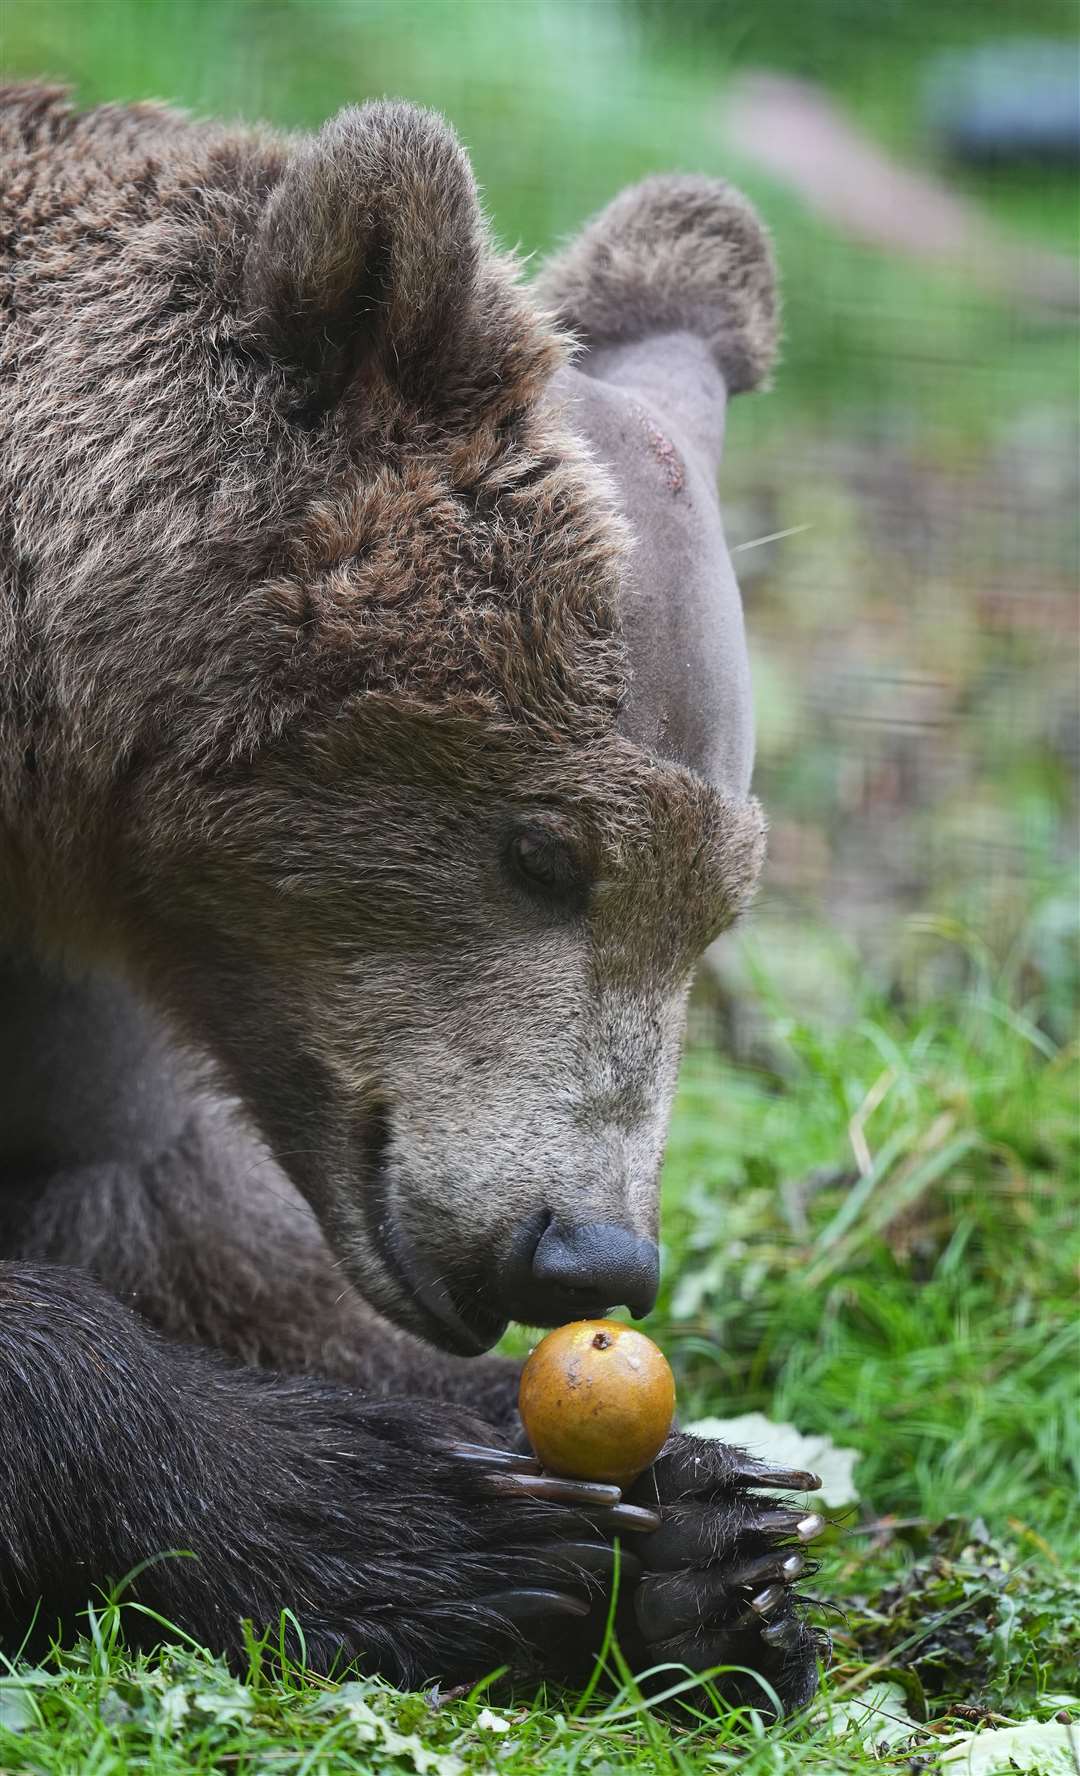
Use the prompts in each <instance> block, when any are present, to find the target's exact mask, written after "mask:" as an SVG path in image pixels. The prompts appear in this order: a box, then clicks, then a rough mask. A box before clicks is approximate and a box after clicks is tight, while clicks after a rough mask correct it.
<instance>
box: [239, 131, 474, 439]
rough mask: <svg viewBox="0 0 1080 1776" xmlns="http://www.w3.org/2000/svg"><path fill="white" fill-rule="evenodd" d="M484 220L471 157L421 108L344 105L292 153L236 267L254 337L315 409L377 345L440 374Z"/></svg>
mask: <svg viewBox="0 0 1080 1776" xmlns="http://www.w3.org/2000/svg"><path fill="white" fill-rule="evenodd" d="M484 244H485V230H484V224H483V220H482V217H481V214H480V207H479V203H478V200H477V194H476V185H475V182H474V180H473V175H472V170H471V168H470V166H469V162H468V159H467V157H466V155H465V152H464V150H463V149H462V147H461V145H460V143H459V142H458V141H457V139H456V137H455V136H454V134H453V132H452V131H451V130H450V129H449V128H448V126H447V125H446V124H445V123H444V122H443V121H442V119H441V118H439V117H436V116H435V115H434V114H433V113H431V112H429V111H421V110H418V109H416V108H415V107H414V106H411V105H404V104H393V103H377V104H371V105H364V106H362V107H356V106H353V107H350V108H348V109H346V110H344V111H341V112H339V114H338V115H337V116H336V117H334V118H332V119H331V120H330V122H329V123H327V124H325V125H324V127H323V128H322V129H321V130H320V131H319V133H318V135H317V136H315V137H314V138H312V139H311V140H310V141H307V142H303V143H300V144H298V145H297V146H296V147H295V148H294V149H293V151H292V152H291V154H290V155H289V157H288V159H287V161H286V164H285V170H284V173H283V175H282V177H281V179H280V181H279V183H278V184H277V185H276V186H275V187H274V189H273V191H272V192H271V194H270V197H269V199H268V200H267V203H266V207H265V209H264V210H263V213H262V215H261V217H260V218H259V221H258V223H257V226H256V230H255V235H254V238H253V240H252V242H251V245H250V247H249V249H248V253H247V258H246V261H245V266H244V300H245V306H246V309H247V314H248V318H249V321H250V322H251V324H252V325H253V327H254V330H255V333H256V336H257V337H258V338H259V340H260V343H261V344H262V345H263V346H264V347H265V348H266V349H267V350H268V351H269V352H270V353H271V355H272V356H273V357H274V358H275V359H276V360H277V361H278V362H279V363H280V364H282V365H283V366H284V368H285V369H286V371H287V372H289V373H291V374H292V376H293V378H294V380H295V381H296V383H297V389H298V400H297V408H298V409H299V410H302V411H303V413H304V415H305V416H306V417H307V418H308V419H309V420H314V419H316V418H317V417H318V416H319V414H320V413H323V412H325V411H326V410H327V409H328V408H330V407H332V406H333V405H334V403H335V402H336V401H337V400H338V398H339V396H340V395H341V394H342V392H343V390H344V389H345V387H346V386H347V384H348V383H349V381H350V379H351V378H352V376H353V375H354V373H355V372H356V370H357V369H358V367H359V365H360V364H361V363H362V362H363V361H364V360H365V359H366V358H368V357H369V356H371V355H372V354H377V355H378V356H379V357H380V358H381V360H382V362H383V363H384V365H385V367H386V370H387V374H388V375H390V376H391V377H392V379H393V380H394V382H395V383H396V384H397V385H399V386H404V387H408V385H410V384H412V385H414V386H420V385H422V384H423V383H424V382H425V380H426V381H427V382H428V384H429V385H430V384H431V383H432V382H434V383H437V382H438V379H439V376H440V372H441V370H442V368H443V365H444V364H445V362H446V359H447V356H448V354H452V353H453V349H454V343H455V338H456V335H457V333H458V331H459V330H460V329H461V328H462V327H463V326H466V325H467V322H466V317H467V316H468V314H469V312H470V310H471V309H472V307H473V291H474V285H475V283H476V279H477V271H478V266H479V263H480V256H481V252H482V250H483V247H484Z"/></svg>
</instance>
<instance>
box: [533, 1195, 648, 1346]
mask: <svg viewBox="0 0 1080 1776" xmlns="http://www.w3.org/2000/svg"><path fill="white" fill-rule="evenodd" d="M537 1233H538V1229H537V1226H536V1223H535V1222H532V1223H526V1224H525V1226H523V1227H520V1228H519V1229H518V1231H517V1234H516V1235H515V1237H514V1240H513V1242H512V1244H511V1250H510V1257H509V1261H508V1263H507V1264H506V1266H505V1267H504V1272H503V1290H504V1304H505V1308H506V1311H507V1313H508V1314H510V1315H511V1316H512V1318H514V1319H515V1320H524V1321H526V1322H527V1324H529V1325H532V1326H559V1325H563V1324H564V1323H565V1322H566V1321H567V1320H577V1319H588V1318H591V1317H592V1315H594V1314H598V1313H603V1312H604V1311H605V1310H606V1309H607V1308H609V1307H628V1308H629V1309H630V1312H631V1313H632V1314H633V1316H634V1318H635V1319H641V1318H642V1317H643V1316H644V1315H645V1314H647V1313H648V1312H649V1310H650V1308H651V1307H652V1306H653V1303H654V1302H655V1300H656V1292H657V1289H658V1288H659V1286H660V1254H659V1252H658V1251H657V1247H656V1241H655V1240H651V1239H643V1238H642V1237H641V1235H640V1234H637V1233H634V1232H633V1230H632V1229H631V1228H629V1227H621V1226H619V1224H618V1222H614V1221H549V1220H546V1218H545V1225H544V1226H543V1228H542V1230H539V1238H538V1237H537Z"/></svg>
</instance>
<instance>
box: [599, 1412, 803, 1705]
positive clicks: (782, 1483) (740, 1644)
mask: <svg viewBox="0 0 1080 1776" xmlns="http://www.w3.org/2000/svg"><path fill="white" fill-rule="evenodd" d="M820 1484H821V1482H820V1481H819V1480H818V1478H817V1476H816V1475H814V1474H808V1473H802V1472H796V1471H794V1470H791V1469H784V1468H774V1467H771V1466H770V1465H769V1464H767V1463H765V1462H760V1461H757V1460H756V1459H755V1458H754V1457H753V1456H750V1455H748V1454H746V1453H745V1452H744V1451H743V1450H740V1449H733V1448H731V1447H730V1446H729V1445H727V1444H725V1443H713V1442H708V1441H706V1440H705V1439H703V1438H699V1437H692V1436H687V1435H686V1434H685V1433H683V1432H676V1433H674V1434H673V1435H672V1437H671V1438H670V1439H669V1441H668V1443H667V1444H666V1445H665V1447H664V1449H663V1450H662V1451H661V1453H660V1455H659V1456H658V1457H657V1459H656V1461H655V1462H654V1464H653V1466H652V1467H651V1468H650V1469H648V1471H647V1472H646V1473H645V1474H643V1475H642V1477H641V1479H640V1480H639V1481H637V1483H636V1484H635V1486H634V1488H633V1491H632V1494H631V1497H632V1498H633V1499H634V1500H635V1501H636V1502H638V1503H639V1504H641V1505H649V1506H652V1507H653V1508H655V1509H658V1510H659V1512H660V1515H661V1524H660V1528H659V1529H658V1530H657V1531H656V1532H655V1534H653V1535H645V1536H642V1537H640V1538H639V1539H638V1540H636V1541H635V1544H634V1547H635V1551H636V1553H637V1554H638V1556H639V1558H640V1560H641V1562H642V1566H643V1568H644V1570H643V1572H642V1574H641V1577H640V1579H639V1580H638V1583H637V1584H636V1586H635V1587H634V1591H633V1598H632V1611H630V1612H629V1623H628V1627H629V1632H630V1634H631V1635H632V1636H633V1638H634V1639H635V1640H636V1641H637V1643H638V1644H637V1645H636V1647H635V1648H634V1651H635V1655H636V1657H637V1659H638V1660H639V1661H641V1660H643V1659H644V1660H646V1661H647V1663H648V1664H649V1665H657V1664H660V1663H662V1662H670V1663H674V1664H679V1665H686V1666H689V1668H690V1669H691V1670H692V1671H700V1672H705V1671H709V1670H711V1669H712V1668H714V1667H716V1666H725V1665H726V1666H742V1667H745V1668H747V1671H749V1672H757V1673H759V1674H760V1676H761V1677H762V1678H764V1679H765V1680H766V1682H767V1683H768V1684H769V1686H770V1687H771V1689H772V1690H773V1691H775V1693H776V1695H777V1697H778V1698H779V1701H780V1704H781V1707H782V1709H783V1710H784V1712H785V1713H790V1712H791V1711H792V1710H793V1709H796V1708H800V1707H802V1706H803V1704H804V1703H806V1702H808V1701H809V1700H810V1699H811V1697H812V1696H813V1694H814V1692H815V1690H816V1688H817V1670H818V1660H819V1658H820V1657H821V1656H822V1655H823V1654H824V1653H825V1652H826V1651H827V1641H826V1639H825V1637H824V1636H823V1635H819V1634H818V1633H816V1632H815V1631H814V1630H813V1629H811V1628H809V1627H808V1626H807V1624H806V1622H805V1621H804V1619H803V1615H802V1612H801V1608H800V1601H799V1599H798V1597H797V1595H796V1593H795V1591H794V1588H793V1587H794V1586H795V1584H796V1583H797V1581H798V1580H799V1579H800V1578H803V1577H805V1576H806V1575H807V1574H808V1573H809V1572H811V1571H812V1570H813V1567H812V1564H811V1563H809V1562H808V1561H807V1558H806V1555H805V1554H804V1553H803V1552H802V1550H803V1548H804V1547H805V1546H806V1544H807V1543H809V1542H812V1541H813V1540H814V1539H815V1538H816V1537H817V1536H819V1535H820V1534H821V1532H822V1530H823V1529H824V1528H825V1520H824V1518H823V1517H821V1516H820V1515H819V1514H818V1512H816V1511H805V1510H792V1509H790V1508H789V1507H787V1506H786V1505H784V1504H783V1503H781V1502H779V1501H777V1500H775V1499H770V1498H768V1497H762V1496H761V1495H760V1493H758V1492H756V1491H755V1490H754V1489H755V1488H769V1489H776V1490H780V1491H782V1490H784V1489H788V1490H795V1491H798V1492H810V1491H814V1490H815V1489H816V1488H817V1487H818V1486H820ZM624 1633H625V1631H624ZM717 1686H718V1688H719V1689H720V1690H722V1691H723V1693H724V1694H725V1695H727V1696H729V1697H730V1698H731V1699H732V1700H734V1701H739V1702H746V1703H750V1704H752V1705H753V1706H755V1707H758V1708H761V1709H764V1710H766V1711H768V1710H769V1709H770V1707H771V1704H770V1702H769V1698H768V1692H767V1691H765V1690H764V1689H763V1688H762V1686H761V1684H760V1683H757V1682H755V1681H754V1679H753V1678H752V1677H750V1676H748V1675H747V1674H746V1672H745V1671H744V1672H731V1673H730V1674H725V1675H722V1676H720V1677H719V1678H718V1679H717Z"/></svg>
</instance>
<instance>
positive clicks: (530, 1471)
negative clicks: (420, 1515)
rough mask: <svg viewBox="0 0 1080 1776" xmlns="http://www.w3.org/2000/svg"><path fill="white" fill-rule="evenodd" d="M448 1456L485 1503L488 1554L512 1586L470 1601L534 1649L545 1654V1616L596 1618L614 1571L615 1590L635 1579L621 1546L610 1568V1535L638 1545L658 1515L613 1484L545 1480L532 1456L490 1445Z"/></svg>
mask: <svg viewBox="0 0 1080 1776" xmlns="http://www.w3.org/2000/svg"><path fill="white" fill-rule="evenodd" d="M446 1453H447V1454H448V1455H449V1456H450V1457H451V1458H452V1459H453V1460H454V1461H455V1462H456V1463H457V1464H459V1466H460V1467H463V1468H465V1469H466V1470H472V1473H473V1481H472V1488H473V1490H474V1491H475V1492H476V1493H477V1494H479V1495H480V1497H481V1498H482V1499H484V1500H485V1501H486V1502H485V1504H484V1505H481V1506H479V1509H480V1512H481V1518H482V1521H483V1522H484V1524H485V1527H486V1529H487V1537H488V1549H489V1555H493V1556H494V1557H495V1559H496V1561H499V1559H500V1556H501V1557H502V1560H503V1561H504V1562H505V1570H506V1573H507V1577H508V1580H510V1582H508V1583H507V1584H506V1585H505V1587H500V1588H498V1589H490V1590H485V1591H484V1592H483V1593H481V1594H480V1595H477V1596H475V1597H474V1598H473V1603H474V1604H475V1605H476V1606H478V1607H479V1608H480V1609H481V1610H483V1611H484V1612H485V1613H486V1614H488V1615H489V1616H494V1617H499V1618H501V1619H502V1620H503V1621H504V1622H505V1623H506V1624H507V1625H508V1626H512V1627H513V1628H514V1630H515V1631H516V1632H517V1633H518V1634H519V1635H521V1636H522V1637H523V1638H524V1639H526V1640H532V1641H534V1642H535V1643H537V1646H538V1648H539V1647H544V1648H545V1650H548V1649H547V1645H546V1643H547V1642H548V1641H549V1639H550V1630H551V1628H552V1627H553V1626H554V1624H553V1622H552V1618H553V1617H558V1616H561V1617H567V1616H578V1617H581V1618H585V1617H587V1616H590V1615H594V1614H595V1612H596V1608H597V1605H598V1604H599V1603H601V1602H602V1601H603V1600H604V1599H605V1598H606V1596H607V1594H608V1592H609V1590H610V1586H611V1583H612V1581H613V1579H614V1576H615V1573H616V1570H618V1571H619V1573H620V1574H621V1583H622V1584H623V1585H631V1584H633V1583H634V1582H635V1581H636V1580H637V1578H638V1577H639V1576H640V1574H641V1571H642V1565H641V1562H640V1560H639V1559H638V1558H637V1555H636V1554H635V1553H631V1552H630V1551H629V1549H625V1551H624V1552H623V1553H622V1555H621V1558H620V1559H619V1560H618V1561H617V1560H616V1555H615V1550H614V1547H613V1545H612V1542H611V1540H610V1538H611V1537H612V1536H615V1535H619V1536H620V1537H625V1536H627V1535H631V1536H633V1538H634V1545H635V1548H636V1547H637V1546H638V1545H639V1544H640V1542H641V1541H642V1540H643V1539H645V1538H646V1536H647V1535H648V1534H650V1533H654V1532H655V1531H656V1530H657V1529H658V1528H659V1527H660V1522H661V1519H660V1515H659V1513H658V1512H656V1511H654V1510H652V1509H650V1508H649V1507H647V1506H643V1505H635V1504H627V1503H625V1502H624V1501H623V1499H622V1495H621V1492H620V1490H619V1488H618V1487H617V1486H608V1485H604V1484H601V1483H600V1482H596V1481H589V1480H572V1479H562V1478H560V1477H559V1476H557V1475H554V1474H546V1473H544V1471H543V1470H542V1468H541V1466H540V1463H539V1462H538V1461H537V1460H536V1458H535V1456H529V1455H523V1454H519V1453H517V1452H515V1451H512V1450H508V1449H500V1448H494V1447H492V1446H490V1445H488V1444H479V1443H464V1442H459V1443H452V1444H449V1445H447V1450H446ZM537 1507H539V1509H537ZM511 1575H516V1576H518V1577H519V1578H520V1579H521V1580H523V1582H517V1583H515V1582H513V1579H512V1576H511ZM526 1575H527V1576H526ZM564 1633H565V1629H564ZM584 1638H585V1639H586V1640H588V1639H589V1638H590V1637H589V1636H588V1631H587V1630H586V1631H585V1635H584ZM563 1650H564V1652H565V1650H566V1646H565V1639H564V1647H563Z"/></svg>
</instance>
